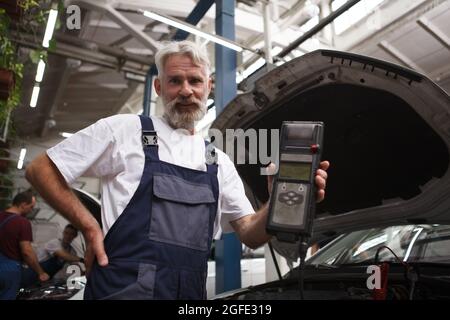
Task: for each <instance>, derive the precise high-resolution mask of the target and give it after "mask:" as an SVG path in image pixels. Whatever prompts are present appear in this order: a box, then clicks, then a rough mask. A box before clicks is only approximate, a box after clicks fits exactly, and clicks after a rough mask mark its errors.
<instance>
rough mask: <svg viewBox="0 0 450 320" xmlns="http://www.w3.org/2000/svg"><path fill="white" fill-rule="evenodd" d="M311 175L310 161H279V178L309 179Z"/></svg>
mask: <svg viewBox="0 0 450 320" xmlns="http://www.w3.org/2000/svg"><path fill="white" fill-rule="evenodd" d="M310 177H311V163H307V162H281V164H280V178H286V179H297V180H306V181H309V180H310Z"/></svg>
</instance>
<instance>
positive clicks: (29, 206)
mask: <svg viewBox="0 0 450 320" xmlns="http://www.w3.org/2000/svg"><path fill="white" fill-rule="evenodd" d="M35 205H36V198H35V197H33V198H32V199H31V202H30V203H25V202H24V203H21V204H20V211H21V212H22V215H24V216H25V215H27V214H29V213H31V212H32V211H33V208H34V206H35Z"/></svg>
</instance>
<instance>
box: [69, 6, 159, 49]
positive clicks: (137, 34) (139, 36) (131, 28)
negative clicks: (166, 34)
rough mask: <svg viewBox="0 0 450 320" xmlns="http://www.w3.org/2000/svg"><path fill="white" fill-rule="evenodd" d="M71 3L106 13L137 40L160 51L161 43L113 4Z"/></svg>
mask: <svg viewBox="0 0 450 320" xmlns="http://www.w3.org/2000/svg"><path fill="white" fill-rule="evenodd" d="M71 4H76V5H79V6H81V7H83V8H85V9H88V10H93V11H97V12H102V13H105V14H106V15H107V16H108V17H109V18H110V19H111V20H112V21H114V22H115V23H117V24H118V25H119V26H121V27H122V28H123V29H124V30H125V31H127V32H128V33H129V34H131V35H133V37H134V38H136V40H138V41H139V42H141V43H142V44H143V45H144V46H145V47H146V48H149V49H151V50H152V51H153V52H156V51H158V49H159V48H160V46H161V45H160V44H159V43H158V42H157V41H156V40H153V39H152V38H151V37H149V36H148V35H147V34H145V33H144V32H143V31H142V30H140V29H139V28H137V27H136V26H135V25H134V24H133V23H132V22H131V21H130V20H128V19H127V18H125V16H124V15H123V14H121V13H120V12H118V11H117V10H116V9H114V8H113V7H112V6H110V5H109V4H106V3H101V2H99V3H95V2H91V1H86V0H72V1H71Z"/></svg>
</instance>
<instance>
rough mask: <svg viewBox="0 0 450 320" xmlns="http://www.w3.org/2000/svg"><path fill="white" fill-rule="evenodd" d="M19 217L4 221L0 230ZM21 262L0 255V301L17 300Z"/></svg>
mask: <svg viewBox="0 0 450 320" xmlns="http://www.w3.org/2000/svg"><path fill="white" fill-rule="evenodd" d="M15 217H17V215H16V214H12V215H11V216H9V217H8V218H6V219H5V220H3V221H2V223H1V224H0V230H1V229H2V228H4V227H5V226H6V224H7V223H8V222H9V221H11V220H12V219H14V218H15ZM20 269H21V266H20V262H19V261H16V260H13V259H10V258H8V257H7V256H5V255H3V254H2V253H0V300H15V299H16V295H17V292H18V291H19V288H20Z"/></svg>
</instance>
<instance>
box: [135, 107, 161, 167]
mask: <svg viewBox="0 0 450 320" xmlns="http://www.w3.org/2000/svg"><path fill="white" fill-rule="evenodd" d="M139 119H140V120H141V126H142V147H143V149H144V153H145V157H146V158H150V159H152V160H159V155H158V134H157V133H156V131H155V128H154V127H153V121H152V119H151V118H150V117H146V116H143V115H139Z"/></svg>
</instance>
